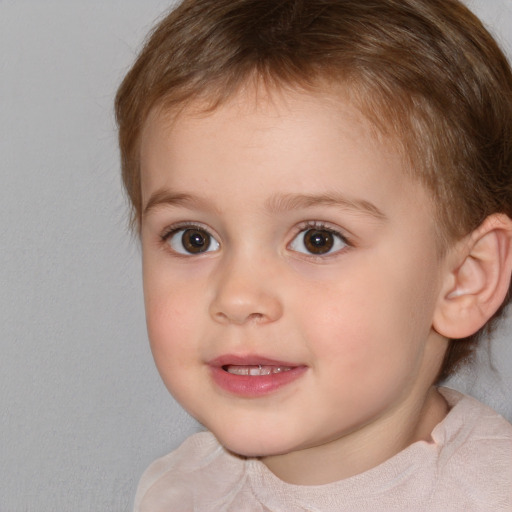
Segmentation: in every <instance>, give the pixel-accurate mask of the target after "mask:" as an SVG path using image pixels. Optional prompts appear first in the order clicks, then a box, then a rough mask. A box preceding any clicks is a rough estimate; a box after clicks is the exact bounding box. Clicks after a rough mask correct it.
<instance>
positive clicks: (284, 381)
mask: <svg viewBox="0 0 512 512" xmlns="http://www.w3.org/2000/svg"><path fill="white" fill-rule="evenodd" d="M208 364H209V366H210V369H211V375H212V379H213V382H214V383H215V384H216V385H217V386H219V387H220V388H221V389H223V390H224V391H227V392H228V393H231V394H233V395H237V396H241V397H247V398H250V397H260V396H264V395H268V394H270V393H273V392H275V391H277V390H279V389H281V388H282V387H284V386H286V385H288V384H290V383H292V382H293V381H295V380H297V379H298V378H300V377H301V376H302V375H303V374H304V373H305V371H306V370H307V366H304V365H298V364H296V363H290V362H286V361H277V360H275V359H269V358H267V357H263V356H258V355H252V354H251V355H247V356H237V355H223V356H220V357H217V358H216V359H213V360H212V361H209V363H208ZM229 365H234V366H258V365H261V366H273V367H280V368H290V369H289V370H286V371H282V372H280V373H272V374H270V375H235V374H232V373H228V372H227V371H226V370H225V369H224V368H225V367H226V366H229Z"/></svg>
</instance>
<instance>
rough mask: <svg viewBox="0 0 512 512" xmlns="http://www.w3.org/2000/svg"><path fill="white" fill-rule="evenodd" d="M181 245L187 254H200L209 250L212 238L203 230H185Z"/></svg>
mask: <svg viewBox="0 0 512 512" xmlns="http://www.w3.org/2000/svg"><path fill="white" fill-rule="evenodd" d="M181 243H182V244H183V247H184V248H185V250H186V251H187V252H189V253H191V254H199V253H201V252H205V251H207V250H208V247H210V243H211V237H210V235H209V234H208V233H207V232H206V231H202V230H201V229H185V231H183V234H182V235H181Z"/></svg>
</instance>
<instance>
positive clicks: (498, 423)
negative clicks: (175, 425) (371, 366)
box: [134, 388, 512, 512]
mask: <svg viewBox="0 0 512 512" xmlns="http://www.w3.org/2000/svg"><path fill="white" fill-rule="evenodd" d="M440 392H441V393H442V394H443V396H444V397H445V398H446V400H447V402H448V404H449V405H450V407H451V409H450V411H449V413H448V414H447V416H446V417H445V418H444V420H443V421H442V422H441V423H439V424H438V425H437V426H436V427H435V428H434V430H433V431H432V439H433V442H426V441H419V442H416V443H413V444H412V445H410V446H408V447H407V448H406V449H405V450H403V451H401V452H400V453H398V454H397V455H395V456H394V457H391V458H390V459H388V460H387V461H385V462H384V463H382V464H380V465H379V466H377V467H375V468H372V469H370V470H369V471H366V472H364V473H361V474H359V475H355V476H353V477H350V478H347V479H344V480H340V481H338V482H333V483H329V484H325V485H314V486H303V485H292V484H288V483H286V482H283V481H281V480H280V479H279V478H277V477H276V476H275V475H274V474H273V473H272V472H271V471H270V470H269V469H268V468H267V467H266V466H265V465H264V464H263V463H262V462H260V461H259V460H257V459H247V458H243V457H237V456H235V455H233V454H231V453H229V452H227V451H226V450H225V449H224V448H223V447H222V446H220V445H219V443H218V442H217V440H216V439H215V437H214V436H213V435H212V434H211V433H209V432H203V433H200V434H195V435H193V436H191V437H189V438H188V439H187V440H186V441H185V442H184V443H183V444H182V445H181V446H180V447H179V448H178V449H177V450H176V451H174V452H172V453H170V454H169V455H167V456H165V457H163V458H161V459H158V460H157V461H155V462H154V463H153V464H151V466H150V467H149V468H148V469H147V470H146V472H145V473H144V475H143V476H142V479H141V481H140V483H139V487H138V490H137V495H136V498H135V508H134V511H135V512H164V511H165V512H185V511H186V512H191V511H193V512H203V511H204V512H206V511H207V512H217V511H219V512H235V511H236V512H241V511H250V512H263V511H265V512H269V511H271V512H295V511H297V512H298V511H308V512H313V511H314V512H317V511H318V512H320V511H321V512H340V511H343V512H367V511H372V512H379V511H386V512H388V511H405V510H407V511H411V512H420V511H429V512H432V511H436V512H437V511H441V512H442V511H446V512H459V511H460V512H473V511H475V512H476V511H485V512H491V511H492V512H500V511H508V512H510V511H512V425H511V424H510V423H508V422H507V421H506V420H505V419H504V418H503V417H501V416H500V415H498V414H497V413H496V412H494V411H493V410H492V409H490V408H489V407H487V406H485V405H483V404H481V403H480V402H478V401H477V400H475V399H473V398H470V397H468V396H465V395H462V394H461V393H459V392H457V391H453V390H450V389H447V388H441V389H440Z"/></svg>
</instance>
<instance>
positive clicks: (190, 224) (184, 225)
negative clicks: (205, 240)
mask: <svg viewBox="0 0 512 512" xmlns="http://www.w3.org/2000/svg"><path fill="white" fill-rule="evenodd" d="M188 229H192V230H194V229H195V230H198V231H204V232H205V233H207V234H208V236H209V237H210V238H211V239H212V240H214V241H215V242H216V244H217V248H216V249H215V250H206V251H203V252H198V253H191V252H190V253H189V252H187V251H184V252H181V251H177V250H175V249H173V248H172V247H171V246H170V243H169V241H170V240H171V239H172V237H173V236H174V235H176V234H177V233H179V232H180V231H186V230H188ZM160 239H161V241H162V243H163V244H164V245H165V246H166V248H167V249H168V250H169V251H171V252H172V254H173V255H175V256H178V257H185V258H189V257H193V256H204V255H205V254H209V253H212V252H217V251H218V250H219V248H220V237H219V236H218V235H217V234H216V233H215V231H214V230H213V229H211V228H210V227H209V226H207V225H205V224H202V223H200V222H194V221H183V222H177V223H175V224H172V225H170V226H167V227H166V228H165V229H164V230H163V231H162V233H161V235H160Z"/></svg>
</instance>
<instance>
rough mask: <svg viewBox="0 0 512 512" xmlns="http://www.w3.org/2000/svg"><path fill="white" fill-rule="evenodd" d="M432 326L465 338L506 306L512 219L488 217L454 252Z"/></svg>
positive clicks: (511, 262)
mask: <svg viewBox="0 0 512 512" xmlns="http://www.w3.org/2000/svg"><path fill="white" fill-rule="evenodd" d="M451 262H452V263H451V265H452V266H451V268H448V270H447V275H446V279H445V287H444V288H443V289H442V292H441V295H440V299H439V303H438V305H437V309H436V313H435V316H434V322H433V327H434V329H435V330H436V331H437V332H438V333H439V334H441V335H443V336H445V337H447V338H451V339H458V338H466V337H468V336H471V335H472V334H474V333H475V332H477V331H478V330H479V329H480V328H481V327H483V326H484V325H485V324H486V323H487V321H488V320H489V319H490V318H491V317H492V316H493V315H494V313H495V312H496V311H497V310H498V308H499V307H500V306H501V304H502V303H503V301H504V299H505V297H506V294H507V292H508V289H509V286H510V277H511V273H512V220H511V219H510V218H509V217H508V216H506V215H503V214H495V215H491V216H489V217H487V218H486V219H485V221H484V222H483V223H482V224H481V225H480V226H479V227H478V228H477V229H476V230H475V231H473V232H472V233H471V234H470V235H468V236H467V237H465V238H464V240H461V241H460V242H458V243H457V244H456V247H454V248H453V251H451Z"/></svg>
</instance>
